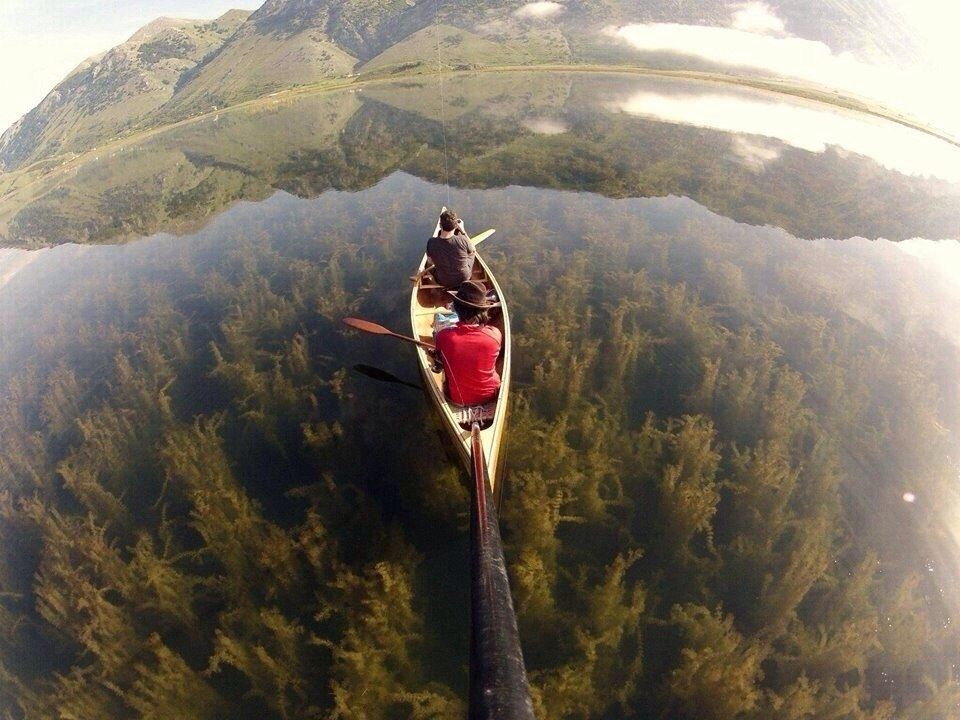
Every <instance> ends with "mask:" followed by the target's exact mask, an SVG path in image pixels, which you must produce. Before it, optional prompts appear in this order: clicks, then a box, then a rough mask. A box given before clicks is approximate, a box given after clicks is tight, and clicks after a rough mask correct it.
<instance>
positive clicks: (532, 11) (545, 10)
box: [513, 0, 563, 20]
mask: <svg viewBox="0 0 960 720" xmlns="http://www.w3.org/2000/svg"><path fill="white" fill-rule="evenodd" d="M562 11H563V5H561V4H560V3H558V2H553V0H538V2H532V3H527V4H526V5H523V6H522V7H519V8H517V9H516V10H514V12H513V14H514V15H516V16H517V17H518V18H533V19H535V20H539V19H541V18H546V17H550V16H551V15H556V14H557V13H560V12H562Z"/></svg>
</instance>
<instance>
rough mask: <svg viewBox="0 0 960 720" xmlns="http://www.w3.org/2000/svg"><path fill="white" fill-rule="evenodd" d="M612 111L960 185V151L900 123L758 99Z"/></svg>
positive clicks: (665, 102) (636, 98)
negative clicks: (833, 151)
mask: <svg viewBox="0 0 960 720" xmlns="http://www.w3.org/2000/svg"><path fill="white" fill-rule="evenodd" d="M610 106H611V108H612V109H614V110H620V111H623V112H627V113H630V114H633V115H639V116H643V117H649V118H653V119H656V120H661V121H665V122H670V123H679V124H684V125H692V126H696V127H703V128H710V129H714V130H721V131H725V132H731V133H738V134H740V133H742V134H747V135H754V136H759V137H765V138H772V139H774V140H779V141H781V142H783V143H786V144H787V145H792V146H793V147H796V148H800V149H802V150H807V151H809V152H816V153H822V152H824V151H826V149H827V148H828V147H839V148H843V149H845V150H847V151H850V152H853V153H857V154H859V155H864V156H866V157H869V158H872V159H873V160H875V161H876V162H878V163H880V164H881V165H883V166H884V167H886V168H889V169H891V170H896V171H898V172H902V173H904V174H908V175H918V176H925V175H933V176H936V177H940V178H943V179H945V180H950V181H953V182H960V148H956V147H954V146H952V145H948V144H947V143H944V142H943V141H942V140H938V139H937V138H934V137H932V136H930V135H927V134H925V133H920V132H917V131H915V130H911V129H909V128H906V127H904V126H902V125H898V124H896V123H892V122H888V121H885V120H881V119H879V118H872V117H870V116H865V115H857V114H854V113H851V112H846V111H841V110H839V109H833V108H829V107H828V106H825V105H812V104H811V105H806V104H800V103H792V102H786V101H780V100H773V99H768V98H767V97H766V96H764V95H760V94H759V93H757V94H754V93H746V92H744V93H734V92H729V93H726V92H719V91H716V92H705V93H701V94H680V95H667V94H664V93H659V92H653V91H647V90H644V91H641V92H638V93H635V94H633V95H631V96H629V97H628V98H626V99H623V100H620V101H616V102H612V103H610ZM743 147H746V146H743ZM734 149H735V151H736V148H734ZM745 152H747V151H745ZM754 155H755V156H756V153H754ZM759 158H760V159H761V160H762V159H763V158H762V154H761V155H760V156H759ZM771 159H772V158H771Z"/></svg>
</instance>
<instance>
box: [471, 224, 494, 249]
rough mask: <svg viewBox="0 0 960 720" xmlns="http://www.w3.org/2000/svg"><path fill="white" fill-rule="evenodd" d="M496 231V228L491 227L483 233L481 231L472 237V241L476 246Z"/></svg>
mask: <svg viewBox="0 0 960 720" xmlns="http://www.w3.org/2000/svg"><path fill="white" fill-rule="evenodd" d="M496 231H497V230H496V228H490V229H489V230H484V231H483V232H482V233H480V234H479V235H477V236H476V237H472V238H470V241H471V242H472V243H473V245H474V247H476V246H477V245H479V244H480V243H482V242H483V241H484V240H486V239H487V238H488V237H490V236H491V235H493V234H494V233H495V232H496Z"/></svg>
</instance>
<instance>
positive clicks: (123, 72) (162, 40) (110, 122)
mask: <svg viewBox="0 0 960 720" xmlns="http://www.w3.org/2000/svg"><path fill="white" fill-rule="evenodd" d="M248 15H249V13H247V12H245V11H241V10H231V11H230V12H228V13H226V14H225V15H223V16H221V17H219V18H217V19H216V20H212V21H196V20H177V19H172V18H160V19H158V20H154V21H153V22H151V23H150V24H149V25H147V26H145V27H143V28H142V29H140V30H139V31H138V32H136V33H135V34H134V35H133V36H132V37H131V38H130V39H129V40H128V41H127V42H125V43H123V44H122V45H118V46H117V47H115V48H113V49H112V50H110V51H108V52H106V53H104V54H103V55H99V56H96V57H93V58H90V59H89V60H86V61H85V62H83V63H81V64H80V66H78V67H77V68H76V69H75V70H74V71H73V72H72V73H70V75H68V76H67V77H66V79H64V80H63V82H61V83H60V84H59V85H57V86H56V87H55V88H54V89H53V90H52V91H51V92H50V93H49V94H48V95H47V97H46V98H44V100H43V102H41V103H40V104H39V105H38V106H37V107H36V108H34V109H33V110H31V111H30V112H29V113H27V114H26V115H25V116H24V117H23V118H21V119H20V120H19V121H17V122H16V123H15V124H14V125H12V126H11V127H10V128H9V129H8V130H7V131H6V132H5V133H4V134H3V136H2V137H0V166H2V167H3V168H4V169H12V168H16V167H18V166H19V165H22V164H24V163H25V162H29V161H31V160H35V159H39V158H41V157H47V156H50V155H55V154H57V153H62V152H69V151H79V150H82V149H86V148H89V147H91V146H93V145H95V144H97V143H98V142H101V141H102V140H103V139H104V138H109V137H112V136H114V135H116V134H117V133H119V132H122V131H123V130H124V129H126V128H129V127H131V126H133V125H135V124H136V123H137V122H138V121H139V120H141V119H142V118H144V117H146V116H147V115H149V114H150V113H151V112H152V111H154V110H156V109H157V108H158V107H160V106H162V105H163V104H164V103H166V102H167V101H168V100H169V99H170V98H171V97H172V96H173V93H174V88H175V87H176V84H177V81H178V80H179V78H180V77H181V76H182V75H183V73H184V72H186V71H188V70H189V69H190V68H193V67H195V66H196V65H197V64H198V63H200V62H201V61H202V60H203V58H205V57H206V56H207V55H209V54H211V53H212V52H214V51H216V50H217V49H218V48H219V47H220V46H221V45H222V44H223V43H224V41H225V40H227V39H228V38H229V37H230V36H231V35H233V33H234V32H235V31H236V30H237V28H238V27H240V25H241V24H242V23H243V21H244V20H246V18H247V16H248Z"/></svg>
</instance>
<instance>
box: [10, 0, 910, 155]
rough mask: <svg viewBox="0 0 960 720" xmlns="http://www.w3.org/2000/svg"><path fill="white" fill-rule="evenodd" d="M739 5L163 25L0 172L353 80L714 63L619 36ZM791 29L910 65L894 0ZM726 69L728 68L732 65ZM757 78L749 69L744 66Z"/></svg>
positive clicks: (296, 6)
mask: <svg viewBox="0 0 960 720" xmlns="http://www.w3.org/2000/svg"><path fill="white" fill-rule="evenodd" d="M741 6H742V3H736V2H732V1H731V0H704V1H703V2H697V3H693V2H687V1H681V0H669V1H668V0H657V1H656V2H649V3H643V4H640V3H637V2H635V1H633V0H579V1H578V2H573V1H564V2H525V0H485V1H484V2H476V0H443V1H442V2H439V1H437V0H267V2H265V3H264V4H263V5H262V6H261V7H260V8H259V9H258V10H256V11H255V12H254V13H252V14H248V13H246V12H241V11H231V12H229V13H227V14H226V15H224V16H223V17H221V18H219V19H218V20H215V21H212V22H208V23H201V22H197V21H188V20H171V19H167V18H164V19H161V20H157V21H155V22H153V23H151V24H149V25H148V26H146V27H145V28H144V29H142V30H141V31H140V32H138V33H137V34H136V35H134V36H133V37H132V38H131V39H130V40H129V41H128V42H126V43H124V44H123V45H120V46H118V47H116V48H114V49H113V50H111V51H109V52H108V53H106V54H105V55H103V56H100V57H97V58H93V59H91V60H89V61H87V62H85V63H84V64H82V65H81V66H80V67H78V68H77V69H76V70H75V71H74V72H73V73H71V74H70V76H68V77H67V78H66V79H65V80H64V81H63V82H62V83H60V84H59V85H58V86H57V87H56V88H55V89H54V90H53V91H52V92H51V93H50V94H49V95H48V96H47V98H46V99H45V100H44V101H43V102H42V103H41V104H40V105H39V106H38V107H37V108H35V109H34V110H32V111H31V112H30V113H28V114H27V115H26V116H25V117H24V118H23V119H21V120H20V121H19V122H17V123H16V124H15V125H13V126H12V127H11V128H10V129H9V130H8V131H7V132H6V133H4V135H3V136H2V137H0V168H2V169H6V170H14V169H17V168H19V167H22V166H24V165H26V164H29V163H31V162H34V161H37V160H41V159H45V158H53V157H56V156H58V155H63V154H66V153H71V152H73V153H75V152H79V151H82V150H87V149H90V148H92V147H96V146H98V145H101V144H102V143H104V142H105V141H108V140H110V139H112V138H114V137H116V136H117V135H118V134H122V133H124V132H134V131H140V130H146V129H149V128H152V127H157V126H162V125H165V124H168V123H171V122H173V121H178V120H182V119H185V118H187V117H190V116H193V115H196V114H198V113H201V112H207V111H210V110H211V109H216V108H220V107H223V106H225V105H230V104H235V103H238V102H241V101H244V100H249V99H253V98H258V97H263V96H265V95H268V94H270V93H272V92H275V91H278V90H281V89H287V88H291V87H296V86H299V85H307V84H311V83H316V82H319V81H322V80H324V79H328V78H333V77H343V76H349V75H354V74H360V75H369V74H376V75H381V74H385V73H409V72H414V73H415V72H423V71H433V70H435V69H436V68H437V66H438V65H439V66H441V67H444V68H448V69H449V68H477V67H490V66H498V65H535V64H541V63H558V62H559V63H608V64H631V65H648V66H657V67H670V68H683V69H711V68H713V69H716V68H715V67H714V66H711V65H710V64H709V63H706V62H705V61H702V60H696V59H693V58H685V57H680V56H675V55H671V56H658V55H656V54H650V53H646V54H642V53H638V52H636V51H634V50H631V49H629V48H628V47H627V46H625V45H622V44H620V43H617V42H614V41H611V39H610V37H609V36H608V35H607V34H605V33H604V32H603V30H604V28H607V27H609V26H612V25H624V24H629V23H649V22H674V23H687V24H698V25H711V26H728V25H729V24H730V23H731V18H732V15H733V13H734V12H735V11H736V10H737V9H739V8H740V7H741ZM769 7H770V10H771V12H773V13H774V14H775V15H776V16H777V17H779V18H781V19H782V20H783V22H784V31H785V32H786V33H788V34H790V35H795V36H797V37H803V38H807V39H812V40H820V41H822V42H824V43H826V44H827V45H829V46H830V48H831V49H832V50H833V51H834V52H855V53H858V54H860V55H862V56H866V57H877V56H883V57H902V56H904V55H908V54H910V52H911V51H912V48H911V46H910V44H909V39H908V38H907V37H906V35H905V31H904V30H903V28H902V23H901V21H900V19H899V15H898V14H897V12H896V10H895V9H894V8H893V6H892V5H891V4H890V0H828V1H827V2H824V3H821V4H819V5H818V7H817V10H816V12H812V11H811V8H810V7H809V3H804V2H799V1H798V0H772V1H771V2H770V3H769ZM724 70H725V71H729V69H727V68H725V69H724ZM745 72H746V71H745Z"/></svg>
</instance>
